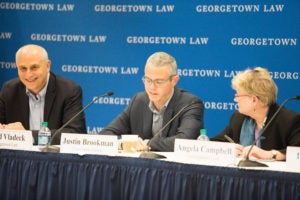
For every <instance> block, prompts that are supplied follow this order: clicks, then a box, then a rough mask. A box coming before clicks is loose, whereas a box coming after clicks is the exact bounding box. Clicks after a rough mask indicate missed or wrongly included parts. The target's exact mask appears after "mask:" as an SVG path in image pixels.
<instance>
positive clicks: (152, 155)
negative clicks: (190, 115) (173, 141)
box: [140, 101, 200, 159]
mask: <svg viewBox="0 0 300 200" xmlns="http://www.w3.org/2000/svg"><path fill="white" fill-rule="evenodd" d="M199 102H200V101H192V102H191V103H189V104H186V105H185V106H183V107H182V108H181V109H180V110H179V111H178V112H177V113H176V114H175V115H174V116H173V117H172V118H171V119H170V120H169V121H168V122H167V123H166V124H165V125H164V126H163V127H162V128H161V129H159V130H158V131H157V132H156V133H155V134H154V136H153V138H156V137H159V136H161V134H162V132H163V130H165V128H166V127H167V126H168V125H169V124H170V123H171V122H172V121H174V119H175V118H176V117H178V115H180V114H181V113H182V112H183V111H184V110H185V109H186V108H187V107H189V106H191V105H193V104H195V103H199ZM192 108H194V107H192ZM195 108H196V107H195ZM140 158H153V159H161V158H166V157H165V156H163V155H160V154H157V153H154V152H149V151H145V152H142V153H141V154H140Z"/></svg>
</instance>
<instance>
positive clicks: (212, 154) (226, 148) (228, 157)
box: [174, 139, 236, 166]
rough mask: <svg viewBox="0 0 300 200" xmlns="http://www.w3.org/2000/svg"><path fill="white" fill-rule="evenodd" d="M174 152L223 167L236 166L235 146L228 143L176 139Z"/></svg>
mask: <svg viewBox="0 0 300 200" xmlns="http://www.w3.org/2000/svg"><path fill="white" fill-rule="evenodd" d="M174 152H175V153H178V154H183V156H189V157H193V158H196V159H206V160H210V161H211V163H212V164H213V163H220V164H222V165H224V166H225V165H232V164H235V159H236V156H235V144H233V143H227V142H212V141H199V140H189V139H176V140H175V146H174Z"/></svg>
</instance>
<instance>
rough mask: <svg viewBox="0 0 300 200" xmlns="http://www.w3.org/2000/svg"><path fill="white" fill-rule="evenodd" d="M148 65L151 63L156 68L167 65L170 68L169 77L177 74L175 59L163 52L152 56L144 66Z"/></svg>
mask: <svg viewBox="0 0 300 200" xmlns="http://www.w3.org/2000/svg"><path fill="white" fill-rule="evenodd" d="M148 63H151V64H153V65H155V66H157V67H160V66H166V65H168V66H169V67H170V75H176V74H177V63H176V60H175V58H174V57H173V56H171V55H169V54H167V53H165V52H156V53H154V54H152V55H151V56H150V57H149V58H148V59H147V62H146V66H147V64H148Z"/></svg>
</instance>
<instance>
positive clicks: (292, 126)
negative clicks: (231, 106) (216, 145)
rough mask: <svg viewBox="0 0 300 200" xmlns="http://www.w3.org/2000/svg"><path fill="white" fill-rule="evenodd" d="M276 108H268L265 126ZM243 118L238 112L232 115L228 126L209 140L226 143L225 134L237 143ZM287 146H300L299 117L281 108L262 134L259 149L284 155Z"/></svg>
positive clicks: (275, 105)
mask: <svg viewBox="0 0 300 200" xmlns="http://www.w3.org/2000/svg"><path fill="white" fill-rule="evenodd" d="M278 108H279V106H278V105H277V104H274V105H272V106H270V108H269V113H268V116H267V121H266V124H267V123H268V122H269V120H270V119H271V118H272V116H273V115H274V113H275V112H276V110H277V109H278ZM245 117H246V116H245V115H243V114H240V113H239V112H235V113H233V115H232V116H231V119H230V123H229V125H228V126H227V127H226V128H225V129H224V130H223V131H222V132H221V133H219V134H218V135H216V136H215V137H213V138H211V140H212V141H222V142H227V140H226V139H225V137H224V135H225V134H227V135H228V136H229V137H231V138H232V139H233V140H234V141H235V142H236V143H239V141H240V132H241V128H242V125H243V121H244V118H245ZM287 146H300V115H299V114H297V113H295V112H293V111H291V110H287V109H285V108H283V109H282V110H281V111H280V112H279V113H278V115H277V117H275V119H274V120H273V122H272V123H271V124H270V126H269V127H268V128H267V129H266V131H265V132H264V133H263V134H262V140H261V148H262V149H264V150H271V149H276V150H279V151H280V152H282V153H286V147H287Z"/></svg>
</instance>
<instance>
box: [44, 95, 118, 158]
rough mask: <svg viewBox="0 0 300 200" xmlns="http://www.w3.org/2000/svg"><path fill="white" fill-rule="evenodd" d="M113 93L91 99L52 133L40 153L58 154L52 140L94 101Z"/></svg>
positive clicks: (57, 149)
mask: <svg viewBox="0 0 300 200" xmlns="http://www.w3.org/2000/svg"><path fill="white" fill-rule="evenodd" d="M113 94H114V93H113V92H112V91H109V92H107V93H105V94H104V95H101V96H98V97H96V98H95V99H93V100H92V101H91V102H90V103H89V104H88V105H86V106H85V107H84V108H82V109H81V110H80V111H79V112H78V113H77V114H76V115H74V116H73V117H72V118H71V119H69V120H68V121H67V122H66V123H65V124H64V125H63V126H62V127H60V128H59V129H57V130H56V131H55V132H54V133H53V136H52V138H51V140H50V142H49V143H48V144H47V146H45V147H43V148H42V149H41V151H42V152H55V153H59V151H60V148H59V147H57V146H53V145H52V142H53V139H54V138H55V137H56V136H57V135H58V134H59V133H60V132H61V131H62V130H63V129H64V128H65V127H66V126H67V125H69V124H70V122H72V121H73V120H74V119H75V118H76V117H77V116H78V115H80V114H81V113H82V112H83V111H85V110H86V109H87V108H88V107H90V106H91V105H92V104H93V103H94V102H95V101H96V100H98V99H99V98H101V97H105V96H112V95H113Z"/></svg>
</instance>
